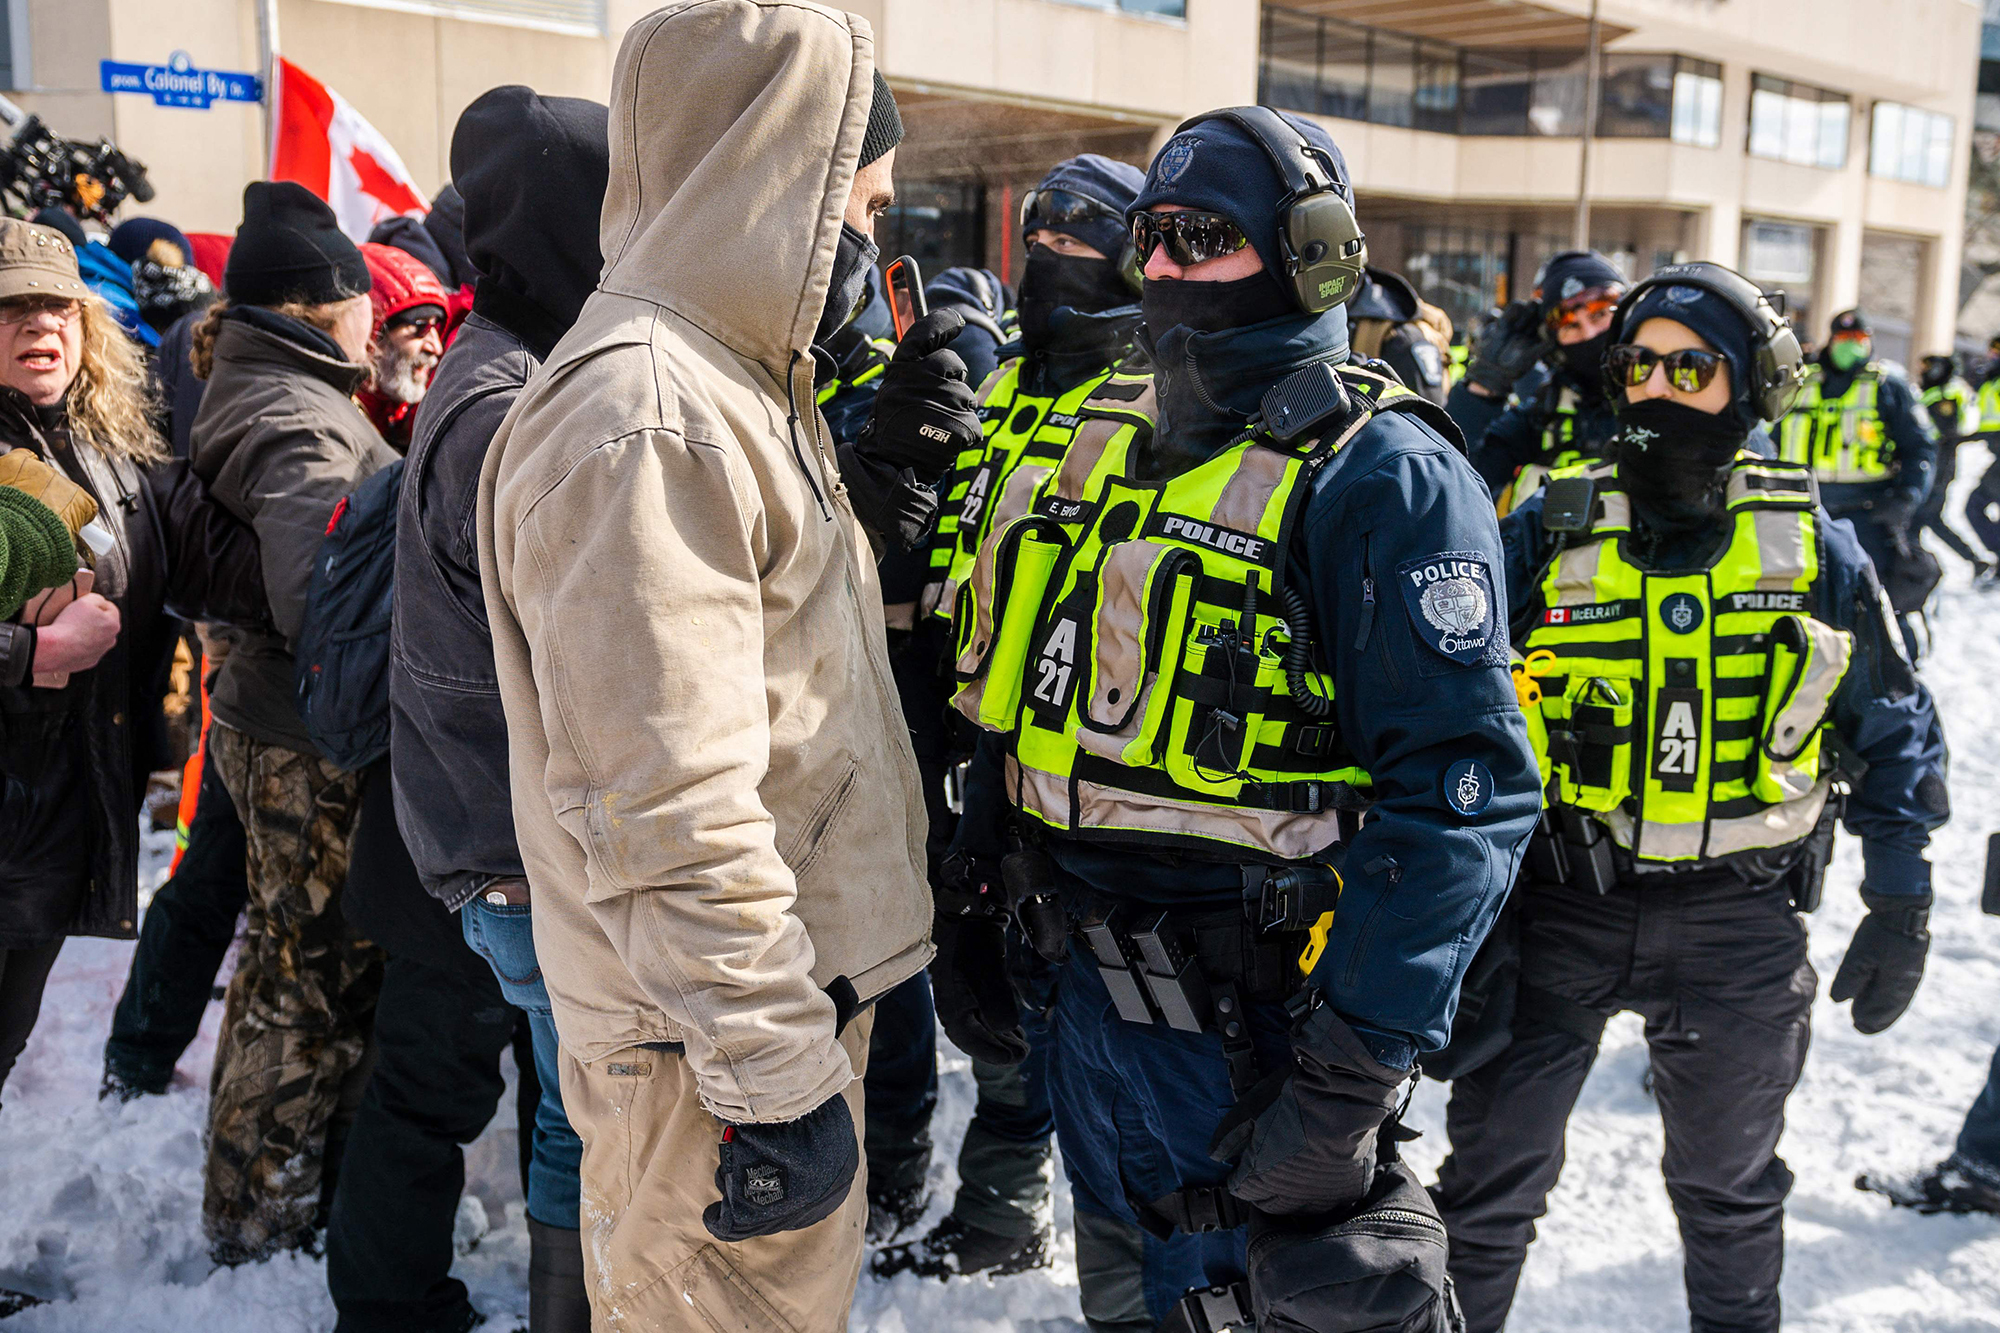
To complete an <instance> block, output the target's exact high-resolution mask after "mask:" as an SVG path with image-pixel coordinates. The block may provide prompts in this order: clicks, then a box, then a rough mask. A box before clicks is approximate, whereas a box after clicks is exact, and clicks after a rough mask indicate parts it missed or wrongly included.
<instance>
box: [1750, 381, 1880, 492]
mask: <svg viewBox="0 0 2000 1333" xmlns="http://www.w3.org/2000/svg"><path fill="white" fill-rule="evenodd" d="M1825 384H1826V370H1825V367H1823V366H1821V365H1820V364H1819V363H1818V362H1813V363H1812V364H1810V365H1808V366H1807V367H1806V379H1805V388H1804V389H1803V390H1802V391H1801V392H1800V394H1799V399H1798V402H1797V403H1796V404H1794V405H1793V407H1792V410H1791V411H1790V412H1788V413H1786V414H1785V417H1784V420H1782V421H1780V422H1779V423H1778V457H1779V458H1781V459H1783V460H1784V461H1785V462H1787V463H1802V464H1804V465H1805V466H1807V467H1810V468H1811V469H1812V470H1813V475H1814V476H1816V477H1818V478H1819V479H1820V481H1821V482H1834V483H1851V482H1870V481H1881V480H1882V479H1883V478H1884V477H1891V476H1894V475H1895V473H1896V470H1897V467H1896V462H1895V459H1894V455H1893V451H1891V454H1890V456H1889V457H1886V458H1885V457H1884V456H1883V449H1882V445H1883V442H1884V441H1885V440H1886V439H1887V432H1886V430H1885V429H1884V427H1883V425H1882V413H1881V411H1880V410H1879V409H1878V407H1877V406H1876V402H1877V399H1878V398H1879V397H1880V394H1881V387H1882V367H1881V364H1880V363H1879V362H1875V361H1870V362H1869V363H1868V364H1867V365H1865V366H1863V367H1862V368H1861V369H1860V370H1858V371H1856V372H1855V373H1854V380H1853V382H1852V383H1850V384H1849V385H1848V386H1847V392H1845V393H1843V394H1841V395H1840V397H1838V398H1827V397H1825V396H1824V390H1825Z"/></svg>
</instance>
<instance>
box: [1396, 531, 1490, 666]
mask: <svg viewBox="0 0 2000 1333" xmlns="http://www.w3.org/2000/svg"><path fill="white" fill-rule="evenodd" d="M1396 583H1397V585H1398V586H1400V587H1401V588H1402V590H1403V605H1404V606H1405V607H1406V608H1407V609H1408V611H1409V613H1410V628H1411V629H1412V630H1414V631H1415V633H1416V636H1417V638H1418V639H1419V640H1421V641H1422V642H1423V643H1424V644H1425V645H1426V646H1427V647H1429V648H1430V649H1431V651H1432V652H1435V653H1439V654H1441V655H1442V656H1445V657H1448V658H1450V659H1451V660H1452V661H1454V662H1456V663H1458V664H1459V665H1460V666H1471V665H1472V664H1473V663H1475V662H1478V661H1481V660H1482V659H1492V658H1493V654H1494V653H1495V652H1496V651H1497V650H1498V649H1499V647H1500V645H1499V643H1498V640H1499V637H1500V635H1499V620H1498V611H1499V608H1498V607H1497V605H1496V604H1495V603H1496V598H1495V597H1494V591H1493V570H1492V566H1491V565H1490V564H1489V563H1488V561H1487V558H1486V556H1485V555H1484V554H1482V553H1481V552H1478V551H1440V552H1439V553H1438V554H1436V555H1429V556H1425V557H1424V558H1423V559H1421V560H1412V561H1410V562H1409V563H1407V564H1405V565H1403V566H1401V567H1400V568H1398V569H1397V570H1396Z"/></svg>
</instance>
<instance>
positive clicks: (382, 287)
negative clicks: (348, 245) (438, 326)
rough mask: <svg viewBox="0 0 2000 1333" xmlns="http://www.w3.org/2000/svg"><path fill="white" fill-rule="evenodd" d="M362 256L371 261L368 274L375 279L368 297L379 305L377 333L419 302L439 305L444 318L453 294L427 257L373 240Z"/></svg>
mask: <svg viewBox="0 0 2000 1333" xmlns="http://www.w3.org/2000/svg"><path fill="white" fill-rule="evenodd" d="M361 257H362V258H363V259H365V260H367V261H368V276H369V277H371V278H373V279H374V280H375V286H374V287H373V288H372V289H371V290H370V291H369V293H368V300H369V301H370V303H371V304H373V305H374V307H375V326H374V329H373V332H374V333H380V332H381V331H382V326H383V325H384V324H386V323H388V322H389V321H390V320H392V319H394V318H395V317H396V316H397V315H400V314H402V313H403V312H404V311H405V310H414V309H416V308H417V307H418V306H425V305H430V306H436V307H437V310H438V316H439V318H443V316H444V314H445V311H446V309H447V308H448V307H449V306H450V304H451V296H450V294H449V293H448V292H446V291H445V289H444V284H443V283H441V282H439V281H438V280H437V274H435V273H433V272H431V270H430V266H429V265H428V264H426V263H424V261H423V260H421V259H418V258H417V257H416V256H415V255H413V254H410V253H409V252H407V251H404V250H398V249H397V248H396V247H395V246H393V245H377V244H376V243H375V242H373V241H367V242H364V243H363V244H362V246H361Z"/></svg>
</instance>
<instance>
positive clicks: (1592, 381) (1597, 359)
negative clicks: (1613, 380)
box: [1556, 329, 1611, 387]
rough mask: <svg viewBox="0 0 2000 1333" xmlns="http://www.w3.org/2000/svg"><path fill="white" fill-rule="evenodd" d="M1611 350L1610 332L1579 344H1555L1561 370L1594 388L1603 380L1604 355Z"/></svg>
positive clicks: (1607, 331) (1606, 331)
mask: <svg viewBox="0 0 2000 1333" xmlns="http://www.w3.org/2000/svg"><path fill="white" fill-rule="evenodd" d="M1610 350H1611V330H1610V329H1606V330H1605V331H1604V332H1602V333H1600V334H1598V335H1597V336H1596V337H1595V338H1590V339H1586V340H1585V341H1583V342H1580V343H1566V344H1557V346H1556V357H1557V359H1558V360H1560V361H1561V362H1562V363H1563V369H1565V370H1567V371H1568V372H1569V373H1570V375H1571V376H1572V377H1574V378H1575V379H1578V380H1581V381H1582V382H1583V383H1585V384H1588V385H1591V386H1593V387H1594V386H1596V385H1597V384H1599V383H1601V382H1602V380H1603V378H1604V354H1605V353H1606V352H1608V351H1610Z"/></svg>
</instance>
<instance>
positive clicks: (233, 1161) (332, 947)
mask: <svg viewBox="0 0 2000 1333" xmlns="http://www.w3.org/2000/svg"><path fill="white" fill-rule="evenodd" d="M208 755H209V762H210V763H212V764H215V765H216V766H217V770H218V772H219V773H220V774H221V777H222V782H223V785H224V786H225V787H226V788H228V790H229V799H230V801H231V802H232V803H233V804H234V805H235V806H236V813H237V814H238V815H239V816H240V817H241V818H242V820H243V828H244V831H245V833H246V834H247V836H248V841H249V848H250V854H249V867H248V870H249V881H250V908H249V929H248V933H247V935H246V936H245V938H244V944H243V951H242V954H241V955H240V957H239V960H238V963H237V969H236V976H235V978H234V980H232V981H231V982H230V983H229V994H228V998H227V1000H226V1001H225V1003H224V1007H223V1027H222V1036H221V1038H220V1040H219V1041H218V1042H217V1045H216V1052H215V1073H214V1076H213V1078H212V1080H211V1082H210V1087H209V1092H210V1101H209V1119H208V1168H207V1174H206V1180H205V1189H204V1192H203V1197H202V1221H203V1224H204V1226H205V1227H206V1229H207V1232H208V1238H209V1241H210V1243H211V1245H212V1246H213V1247H214V1252H215V1255H216V1257H217V1258H218V1259H220V1260H222V1261H223V1262H240V1261H242V1260H246V1259H257V1258H262V1257H264V1256H266V1255H269V1254H271V1253H273V1252H274V1251H276V1250H280V1249H291V1248H298V1247H301V1246H305V1245H308V1244H310V1243H311V1241H312V1237H313V1232H314V1230H315V1228H316V1225H317V1223H318V1221H319V1217H318V1214H319V1211H320V1198H321V1184H322V1178H321V1168H322V1166H323V1162H324V1158H325V1154H326V1146H327V1134H328V1129H329V1127H330V1126H331V1125H332V1124H333V1122H334V1120H335V1118H336V1115H337V1113H338V1112H339V1111H340V1109H341V1107H342V1105H343V1103H345V1104H346V1105H347V1107H348V1110H349V1114H350V1115H351V1113H352V1108H353V1106H354V1105H356V1104H358V1097H357V1096H355V1095H354V1094H356V1093H358V1091H359V1089H358V1087H357V1086H355V1084H356V1083H357V1082H358V1080H359V1079H361V1078H365V1076H366V1068H365V1063H364V1056H365V1054H366V1048H367V1043H368V1035H369V1031H370V1029H371V1027H372V1026H373V1023H374V1011H375V997H376V994H377V992H379V991H380V989H381V985H382V955H381V951H380V950H378V949H376V948H375V947H374V946H373V945H371V944H369V943H368V942H367V941H366V940H362V939H358V938H356V937H355V936H354V934H353V932H352V931H350V930H349V929H348V926H347V922H346V920H345V919H344V918H343V917H342V915H341V911H340V891H341V887H342V885H343V884H344V883H345V881H346V879H347V862H348V854H349V852H350V850H351V849H352V847H353V844H354V828H355V824H356V822H357V818H358V816H359V814H360V810H361V779H360V777H359V776H358V775H357V774H352V773H345V772H342V771H341V770H340V769H337V768H335V767H334V766H333V765H331V764H329V763H327V762H326V761H325V760H323V759H321V758H319V757H318V756H317V755H309V754H300V753H299V752H297V751H295V750H288V749H285V748H283V747H281V746H276V745H268V744H265V743H264V742H262V741H257V740H252V739H251V738H250V737H248V736H245V735H244V734H243V733H242V732H239V731H236V730H234V729H232V728H230V727H227V726H224V725H223V724H222V723H221V722H216V723H214V724H213V726H212V727H211V728H210V731H209V738H208Z"/></svg>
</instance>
